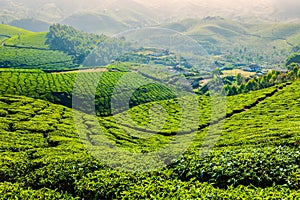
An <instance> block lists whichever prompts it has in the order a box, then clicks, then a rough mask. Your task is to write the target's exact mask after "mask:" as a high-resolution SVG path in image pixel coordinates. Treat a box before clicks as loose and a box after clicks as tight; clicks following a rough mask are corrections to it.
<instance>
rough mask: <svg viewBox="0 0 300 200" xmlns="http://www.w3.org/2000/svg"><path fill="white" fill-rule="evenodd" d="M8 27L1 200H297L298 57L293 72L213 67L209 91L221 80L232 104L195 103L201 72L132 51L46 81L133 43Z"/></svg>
mask: <svg viewBox="0 0 300 200" xmlns="http://www.w3.org/2000/svg"><path fill="white" fill-rule="evenodd" d="M3 27H4V28H3V30H4V33H5V34H7V37H6V36H5V39H4V40H5V44H6V45H3V46H1V47H0V54H1V55H3V56H1V57H0V63H2V64H1V66H0V67H1V69H0V144H1V145H0V154H1V156H0V161H1V162H0V194H1V198H3V199H37V198H40V199H299V198H300V193H299V189H300V176H299V174H300V170H299V169H300V167H299V163H300V148H299V146H300V145H299V144H300V143H299V141H300V138H299V131H300V130H299V120H300V114H299V111H300V110H299V99H300V81H299V74H300V73H299V67H298V64H299V62H298V60H297V59H298V58H297V56H298V53H295V54H294V55H292V56H291V57H289V58H288V60H287V68H288V69H289V71H288V72H284V73H283V72H282V73H280V72H278V71H273V72H270V73H268V74H266V75H264V76H261V77H257V78H253V79H251V78H249V80H246V78H245V77H242V75H238V76H235V77H223V76H221V72H220V70H219V69H216V70H214V71H212V73H211V75H209V76H211V79H212V81H211V83H212V86H211V90H213V89H214V88H215V89H220V88H217V87H223V84H222V83H221V82H225V84H228V85H225V87H224V88H223V89H224V90H223V91H224V92H226V93H227V95H226V96H225V95H224V96H222V95H215V94H214V93H213V92H212V91H208V92H207V93H206V94H208V95H199V94H197V95H196V94H194V93H192V92H190V91H189V89H190V87H191V85H190V84H191V83H188V85H186V84H184V83H182V84H181V83H180V78H186V79H188V80H192V81H191V82H193V81H194V83H195V82H197V81H198V82H199V81H200V80H202V79H201V78H202V77H201V75H200V74H198V72H197V71H194V69H193V67H192V66H189V64H188V62H185V61H184V60H183V63H179V60H181V61H182V59H180V58H178V57H176V56H175V55H174V54H173V53H171V52H167V51H166V50H165V49H163V50H162V49H149V48H144V49H139V50H138V51H137V50H134V51H132V52H131V53H130V54H128V55H125V56H124V57H119V59H120V60H118V59H116V60H115V61H116V62H114V63H113V64H110V65H108V66H107V67H106V68H103V69H105V71H103V72H89V71H87V72H83V71H82V72H80V71H79V72H68V73H64V72H63V73H61V72H59V73H45V72H44V71H42V70H50V71H53V70H54V71H55V70H57V71H63V70H64V69H68V68H72V69H74V68H78V65H79V64H82V63H81V62H82V61H83V60H85V62H90V64H91V65H93V64H97V63H98V64H99V63H101V65H102V64H103V65H104V64H105V65H106V64H109V63H111V62H112V59H115V58H117V57H118V55H120V54H122V53H123V50H124V49H126V48H128V47H129V46H128V43H125V42H124V41H123V40H119V39H118V40H113V39H110V40H105V41H104V39H105V38H106V36H97V35H93V34H87V33H83V32H81V31H77V30H75V29H73V28H71V27H68V26H61V25H53V26H52V27H51V28H50V32H49V33H48V34H47V35H46V34H45V33H31V32H26V31H25V30H24V31H23V30H21V29H15V28H11V27H7V26H3ZM0 28H1V27H0ZM46 38H47V39H48V40H47V44H45V43H44V41H45V39H46ZM96 46H98V47H100V48H96V50H94V51H92V49H93V48H94V47H96ZM49 48H50V49H49ZM127 50H128V49H126V51H127ZM129 50H130V49H129ZM111 54H114V55H111ZM99 58H101V59H99ZM104 58H105V59H104ZM97 59H99V60H97ZM139 59H140V60H139ZM53 60H55V62H53ZM102 62H103V63H102ZM124 62H126V63H124ZM185 64H186V65H185ZM181 67H182V68H181ZM13 68H17V69H13ZM28 68H30V69H28ZM166 69H167V70H171V71H173V72H172V73H171V75H172V76H170V74H168V73H166ZM178 72H180V73H181V76H179V77H178V76H176V75H177V73H178ZM226 81H227V82H226ZM195 88H197V87H195ZM178 89H179V91H178ZM204 89H205V88H204ZM221 89H222V88H221ZM180 90H182V91H180ZM206 90H208V88H206ZM199 93H200V92H199ZM72 108H73V109H72ZM94 109H95V112H96V113H95V114H96V115H94V113H93V110H94ZM101 153H102V154H101ZM101 156H102V157H101ZM140 156H141V157H142V158H145V159H141V160H138V159H136V157H140Z"/></svg>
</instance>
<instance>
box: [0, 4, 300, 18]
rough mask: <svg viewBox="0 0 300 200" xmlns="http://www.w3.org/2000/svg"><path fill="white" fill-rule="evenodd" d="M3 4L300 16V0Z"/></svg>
mask: <svg viewBox="0 0 300 200" xmlns="http://www.w3.org/2000/svg"><path fill="white" fill-rule="evenodd" d="M0 7H1V10H0V14H1V13H2V14H5V13H9V11H11V10H13V11H14V12H15V14H17V15H20V13H21V14H22V13H26V14H27V15H28V17H30V15H33V16H38V15H44V16H43V17H48V16H49V17H50V16H51V17H53V18H55V17H56V18H57V19H58V18H60V17H61V18H64V17H66V16H68V15H71V14H73V13H74V12H79V11H87V10H89V11H91V10H92V11H103V10H108V11H111V12H115V11H118V10H123V11H124V12H130V11H131V12H145V13H146V10H145V7H146V8H147V9H148V11H150V12H151V11H153V12H154V13H155V14H154V15H161V16H164V17H168V16H170V17H176V16H178V17H180V18H184V17H193V16H194V17H203V16H208V15H210V16H221V17H230V16H254V17H255V16H258V17H263V16H266V17H268V16H272V17H278V18H295V17H297V18H298V17H300V0H0ZM143 7H144V8H143ZM16 10H17V11H18V12H17V11H16ZM36 13H38V15H37V14H36ZM146 14H147V13H146Z"/></svg>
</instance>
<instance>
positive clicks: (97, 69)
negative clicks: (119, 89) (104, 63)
mask: <svg viewBox="0 0 300 200" xmlns="http://www.w3.org/2000/svg"><path fill="white" fill-rule="evenodd" d="M107 71H108V69H107V68H91V69H78V70H72V71H64V72H53V73H51V74H70V73H91V72H107Z"/></svg>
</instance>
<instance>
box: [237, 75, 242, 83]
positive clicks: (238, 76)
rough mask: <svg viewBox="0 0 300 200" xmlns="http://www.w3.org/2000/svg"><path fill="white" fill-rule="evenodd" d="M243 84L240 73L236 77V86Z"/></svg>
mask: <svg viewBox="0 0 300 200" xmlns="http://www.w3.org/2000/svg"><path fill="white" fill-rule="evenodd" d="M242 83H243V77H242V74H241V73H238V75H237V84H238V85H241V84H242Z"/></svg>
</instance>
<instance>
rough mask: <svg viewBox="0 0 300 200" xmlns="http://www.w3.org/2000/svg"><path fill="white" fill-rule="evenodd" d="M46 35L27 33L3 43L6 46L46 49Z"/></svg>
mask: <svg viewBox="0 0 300 200" xmlns="http://www.w3.org/2000/svg"><path fill="white" fill-rule="evenodd" d="M46 35H47V33H29V34H25V35H22V36H20V37H19V36H13V37H12V38H10V39H8V40H6V41H5V43H6V44H7V45H15V46H25V47H35V48H45V49H47V48H48V45H46V44H45V41H46Z"/></svg>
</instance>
